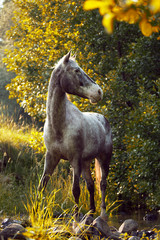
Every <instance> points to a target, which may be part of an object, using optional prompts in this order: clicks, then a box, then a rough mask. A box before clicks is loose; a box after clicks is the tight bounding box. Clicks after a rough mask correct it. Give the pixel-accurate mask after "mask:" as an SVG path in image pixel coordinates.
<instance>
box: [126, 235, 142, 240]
mask: <svg viewBox="0 0 160 240" xmlns="http://www.w3.org/2000/svg"><path fill="white" fill-rule="evenodd" d="M128 240H140V237H137V236H132V237H130V238H128Z"/></svg>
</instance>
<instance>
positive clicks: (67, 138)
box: [39, 52, 112, 218]
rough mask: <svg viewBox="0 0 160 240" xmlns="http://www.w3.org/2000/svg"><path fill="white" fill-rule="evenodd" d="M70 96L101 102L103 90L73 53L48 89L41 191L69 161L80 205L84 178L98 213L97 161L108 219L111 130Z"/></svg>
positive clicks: (58, 67)
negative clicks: (92, 167)
mask: <svg viewBox="0 0 160 240" xmlns="http://www.w3.org/2000/svg"><path fill="white" fill-rule="evenodd" d="M66 93H69V94H74V95H77V96H79V97H83V98H88V99H90V101H91V103H96V102H98V101H100V100H101V99H102V97H103V92H102V89H101V88H100V87H99V86H98V85H97V84H96V83H95V82H94V81H93V80H92V79H91V78H90V77H89V76H88V75H87V74H86V73H85V72H84V71H83V70H82V69H81V68H80V67H79V66H78V64H77V63H76V61H75V58H74V57H71V53H70V52H69V53H68V54H67V55H65V56H64V57H63V58H62V59H61V60H60V61H59V62H58V64H57V65H56V66H55V68H54V70H53V72H52V74H51V78H50V82H49V88H48V99H47V117H46V121H45V125H44V142H45V145H46V149H47V152H46V157H45V164H44V172H43V175H42V178H41V181H40V185H39V190H41V189H45V187H46V185H47V182H48V180H49V178H50V176H51V175H52V173H53V171H54V169H55V167H56V166H57V164H58V163H59V161H60V159H65V160H68V161H69V162H70V164H71V166H72V168H73V187H72V192H73V196H74V199H75V202H76V204H77V205H78V204H79V196H80V186H79V180H80V176H81V174H82V176H83V177H84V179H85V181H86V184H87V188H88V191H89V193H90V210H91V211H92V212H95V202H94V182H93V179H92V176H91V171H90V163H91V161H92V160H93V159H94V158H96V159H97V162H98V163H99V165H100V169H101V181H100V189H101V194H102V203H101V217H103V218H105V217H106V204H105V192H106V178H107V175H108V170H109V163H110V159H111V155H112V136H111V128H110V125H109V122H108V121H107V119H106V118H105V117H104V116H103V115H101V114H98V113H90V112H81V111H80V110H79V109H78V108H77V107H76V106H75V105H74V104H72V103H71V102H70V101H69V100H68V98H67V96H66Z"/></svg>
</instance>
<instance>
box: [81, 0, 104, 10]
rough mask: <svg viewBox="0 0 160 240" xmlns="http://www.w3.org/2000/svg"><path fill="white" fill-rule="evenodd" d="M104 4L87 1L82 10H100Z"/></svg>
mask: <svg viewBox="0 0 160 240" xmlns="http://www.w3.org/2000/svg"><path fill="white" fill-rule="evenodd" d="M104 5H105V3H104V2H102V1H92V0H88V1H86V2H85V3H84V9H85V10H92V9H95V8H101V7H104Z"/></svg>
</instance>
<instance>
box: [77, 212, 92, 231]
mask: <svg viewBox="0 0 160 240" xmlns="http://www.w3.org/2000/svg"><path fill="white" fill-rule="evenodd" d="M92 222H93V217H91V216H90V215H85V216H84V217H83V218H82V220H81V222H80V223H77V222H74V223H73V231H74V233H75V234H76V235H81V234H82V235H85V234H91V232H92V226H91V224H92Z"/></svg>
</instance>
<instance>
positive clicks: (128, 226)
mask: <svg viewBox="0 0 160 240" xmlns="http://www.w3.org/2000/svg"><path fill="white" fill-rule="evenodd" d="M137 229H138V223H137V222H136V221H135V220H133V219H127V220H125V221H124V222H123V223H122V225H121V226H120V227H119V230H118V231H119V232H120V233H131V232H132V231H137Z"/></svg>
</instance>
